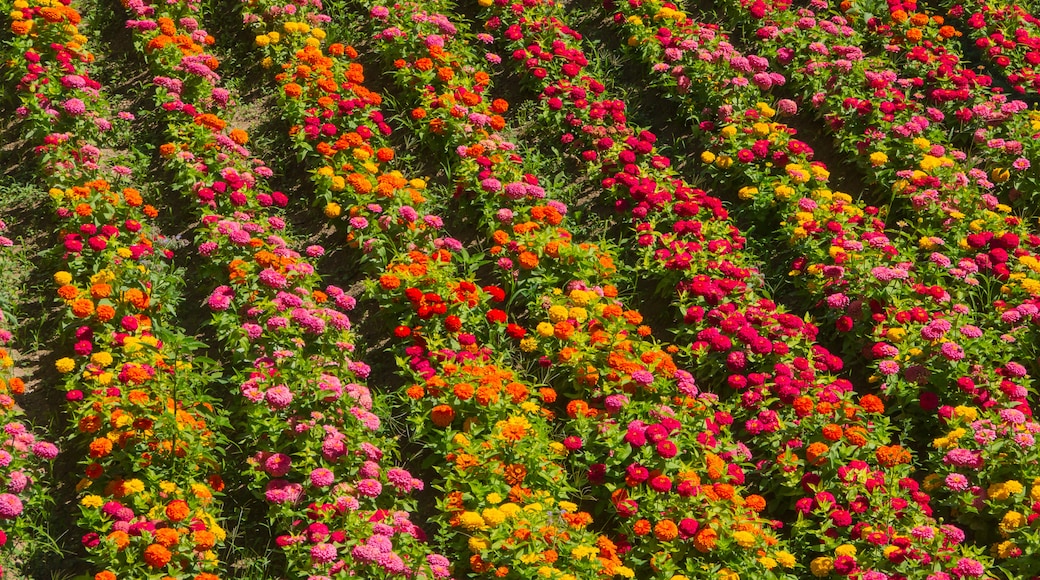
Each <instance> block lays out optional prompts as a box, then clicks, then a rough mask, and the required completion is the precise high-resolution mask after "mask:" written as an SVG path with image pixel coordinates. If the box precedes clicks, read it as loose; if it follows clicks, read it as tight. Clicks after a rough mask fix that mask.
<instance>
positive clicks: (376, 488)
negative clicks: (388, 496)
mask: <svg viewBox="0 0 1040 580" xmlns="http://www.w3.org/2000/svg"><path fill="white" fill-rule="evenodd" d="M357 491H358V493H360V494H361V495H363V496H366V497H377V496H379V494H380V493H382V492H383V486H382V484H380V483H379V482H378V481H376V480H374V479H362V480H361V481H359V482H358V484H357Z"/></svg>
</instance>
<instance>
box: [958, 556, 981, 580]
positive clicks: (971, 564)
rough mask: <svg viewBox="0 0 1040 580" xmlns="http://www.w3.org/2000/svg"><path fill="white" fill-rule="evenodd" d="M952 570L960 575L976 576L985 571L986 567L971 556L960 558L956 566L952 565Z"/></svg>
mask: <svg viewBox="0 0 1040 580" xmlns="http://www.w3.org/2000/svg"><path fill="white" fill-rule="evenodd" d="M953 570H954V572H956V573H957V574H959V575H961V576H972V577H978V576H982V574H983V573H984V572H985V571H986V569H985V568H984V567H983V566H982V564H981V563H979V562H978V561H976V560H972V559H971V558H961V559H960V560H958V561H957V566H956V567H954V569H953Z"/></svg>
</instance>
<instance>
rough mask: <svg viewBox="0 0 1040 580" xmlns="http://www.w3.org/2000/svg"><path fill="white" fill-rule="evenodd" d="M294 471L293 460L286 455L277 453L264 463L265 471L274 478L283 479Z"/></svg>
mask: <svg viewBox="0 0 1040 580" xmlns="http://www.w3.org/2000/svg"><path fill="white" fill-rule="evenodd" d="M290 469H292V458H290V457H289V456H288V455H286V454H284V453H275V454H273V455H271V456H270V457H268V458H267V459H266V460H265V461H264V471H266V472H267V473H268V474H269V475H272V476H274V477H282V476H283V475H285V474H287V473H289V470H290Z"/></svg>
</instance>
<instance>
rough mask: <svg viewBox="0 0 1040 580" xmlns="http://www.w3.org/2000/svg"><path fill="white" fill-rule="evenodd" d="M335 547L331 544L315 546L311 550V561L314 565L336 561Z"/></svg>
mask: <svg viewBox="0 0 1040 580" xmlns="http://www.w3.org/2000/svg"><path fill="white" fill-rule="evenodd" d="M336 556H337V554H336V546H333V545H332V544H324V543H322V544H315V545H314V547H312V548H311V560H313V561H314V563H315V564H328V563H329V562H334V561H335V560H336Z"/></svg>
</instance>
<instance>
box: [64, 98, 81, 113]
mask: <svg viewBox="0 0 1040 580" xmlns="http://www.w3.org/2000/svg"><path fill="white" fill-rule="evenodd" d="M62 106H63V107H64V108H65V112H67V113H68V114H70V115H82V114H83V113H86V112H87V105H86V104H84V103H83V101H81V100H79V99H75V98H73V99H69V100H67V101H65V103H64V104H63V105H62Z"/></svg>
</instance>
